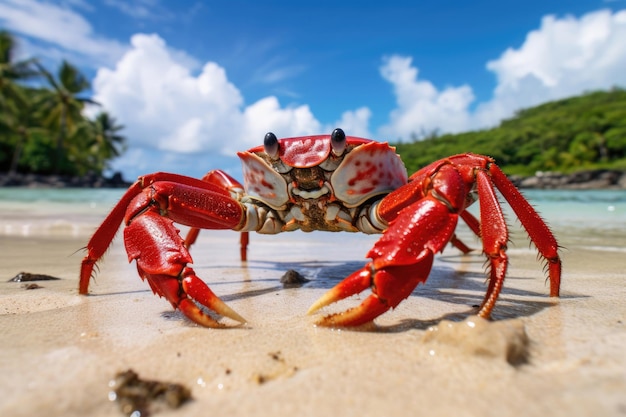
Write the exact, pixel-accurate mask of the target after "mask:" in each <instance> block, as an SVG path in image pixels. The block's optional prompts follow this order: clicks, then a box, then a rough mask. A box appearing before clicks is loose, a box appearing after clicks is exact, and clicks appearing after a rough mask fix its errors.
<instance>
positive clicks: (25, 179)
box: [0, 169, 626, 190]
mask: <svg viewBox="0 0 626 417" xmlns="http://www.w3.org/2000/svg"><path fill="white" fill-rule="evenodd" d="M509 179H510V180H511V181H512V182H513V183H514V184H515V186H516V187H518V188H519V189H522V190H524V189H537V190H547V189H563V190H626V171H620V170H612V169H594V170H582V171H577V172H574V173H570V174H562V173H560V172H537V173H536V174H535V175H531V176H520V175H511V176H509ZM132 184H133V183H132V182H129V181H126V180H125V179H124V178H123V176H122V174H121V173H119V172H116V173H114V174H113V175H112V176H110V177H104V176H98V175H85V176H82V177H71V176H64V175H39V174H21V173H17V174H13V175H9V174H7V173H0V187H25V188H128V187H130V186H131V185H132Z"/></svg>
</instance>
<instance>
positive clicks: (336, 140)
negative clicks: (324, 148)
mask: <svg viewBox="0 0 626 417" xmlns="http://www.w3.org/2000/svg"><path fill="white" fill-rule="evenodd" d="M330 144H331V146H332V148H333V153H334V154H335V156H341V155H343V151H345V150H346V134H345V133H344V131H343V130H341V129H339V128H337V129H335V130H333V133H331V134H330Z"/></svg>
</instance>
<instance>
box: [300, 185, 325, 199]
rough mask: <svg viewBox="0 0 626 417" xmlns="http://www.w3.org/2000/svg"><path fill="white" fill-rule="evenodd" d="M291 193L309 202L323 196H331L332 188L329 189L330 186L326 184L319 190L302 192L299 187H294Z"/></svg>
mask: <svg viewBox="0 0 626 417" xmlns="http://www.w3.org/2000/svg"><path fill="white" fill-rule="evenodd" d="M290 191H291V194H293V195H295V196H298V197H300V198H304V199H307V200H314V199H317V198H320V197H321V196H323V195H325V194H329V193H330V187H328V184H326V183H325V184H324V185H322V187H321V188H318V189H315V190H302V189H300V188H298V187H295V186H293V187H292V188H291V190H290Z"/></svg>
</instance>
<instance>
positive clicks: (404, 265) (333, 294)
mask: <svg viewBox="0 0 626 417" xmlns="http://www.w3.org/2000/svg"><path fill="white" fill-rule="evenodd" d="M457 221H458V216H457V214H456V213H453V212H450V210H449V209H448V207H447V206H446V205H444V204H442V203H441V202H440V201H438V200H437V199H436V198H434V197H432V196H429V197H427V198H425V199H423V200H420V201H418V202H416V203H414V204H411V205H409V206H408V207H406V208H405V209H403V210H402V211H401V212H400V214H399V215H398V217H397V219H396V220H395V221H393V222H392V223H391V224H390V226H389V228H388V229H387V231H386V232H385V233H384V234H383V236H382V237H381V238H380V239H379V240H378V241H377V242H376V243H375V244H374V247H373V248H372V249H371V250H370V251H369V253H368V254H367V257H368V258H371V259H372V262H369V263H368V264H367V265H365V267H363V268H362V269H360V270H358V271H356V272H354V273H353V274H352V275H350V276H348V277H347V278H346V279H344V280H343V281H342V282H340V283H339V284H337V285H336V286H335V287H334V288H332V289H330V290H329V291H328V292H327V293H326V294H324V295H323V296H322V297H321V298H320V299H319V300H317V301H316V302H315V303H314V304H313V305H312V306H311V308H310V309H309V314H311V313H314V312H315V311H317V310H319V309H320V308H322V307H325V306H327V305H329V304H332V303H334V302H336V301H339V300H342V299H344V298H347V297H349V296H351V295H353V294H357V293H359V292H361V291H363V290H365V289H367V288H370V289H371V291H372V294H371V295H369V296H368V297H367V298H366V299H365V300H364V301H363V302H362V303H361V304H360V305H359V306H357V307H355V308H352V309H349V310H347V311H345V312H342V313H337V314H332V315H330V316H326V317H324V318H322V319H321V320H319V321H318V324H320V325H323V326H358V325H361V324H365V323H368V322H371V321H372V320H374V319H375V318H376V317H378V316H379V315H381V314H382V313H384V312H386V311H387V310H389V309H390V308H395V307H396V306H397V305H398V304H399V303H400V302H401V301H402V300H404V299H405V298H407V297H408V296H409V295H411V292H413V290H414V289H415V287H416V286H417V285H418V284H419V283H422V282H425V281H426V279H427V278H428V274H429V273H430V269H431V267H432V263H433V258H434V254H435V253H437V252H439V251H441V250H442V249H443V248H444V247H445V245H446V243H447V242H448V241H449V240H450V238H451V236H452V233H453V232H454V229H455V228H456V224H457Z"/></svg>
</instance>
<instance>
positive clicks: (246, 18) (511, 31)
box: [0, 0, 626, 178]
mask: <svg viewBox="0 0 626 417" xmlns="http://www.w3.org/2000/svg"><path fill="white" fill-rule="evenodd" d="M362 3H364V2H357V1H315V2H304V1H302V2H287V1H269V2H267V1H266V2H261V1H220V2H217V1H206V2H202V1H191V0H182V1H165V0H138V1H124V0H99V1H87V0H66V1H54V2H47V1H42V0H0V27H2V28H5V29H8V30H10V31H12V32H13V33H14V34H15V35H16V36H17V38H18V41H19V45H20V50H19V52H20V54H21V56H23V57H26V56H37V57H38V58H40V59H41V60H42V62H44V63H45V65H46V66H48V67H49V68H51V69H54V68H55V67H56V66H58V64H59V62H60V60H61V59H67V60H69V61H70V62H72V63H74V64H75V65H77V66H79V67H80V69H81V70H82V71H83V73H84V74H85V75H87V76H88V77H89V79H90V80H91V81H92V91H91V94H93V97H94V98H95V99H96V100H98V101H99V102H101V103H102V104H103V106H104V108H105V109H106V110H107V111H109V112H110V113H111V114H112V115H113V116H114V117H116V118H117V120H118V121H119V122H120V123H122V124H124V125H125V126H126V129H125V130H124V134H125V135H126V136H127V138H128V143H129V150H128V152H127V153H126V154H125V156H124V157H123V158H120V159H119V160H117V161H116V162H115V163H114V165H113V168H114V169H117V170H122V171H123V172H124V174H125V175H126V176H127V177H128V178H132V177H134V176H137V175H139V174H141V173H144V172H151V171H156V170H166V171H175V172H180V173H183V174H188V175H194V176H199V175H202V173H203V172H205V171H207V170H209V169H213V168H224V169H226V170H227V171H229V172H231V173H232V174H235V175H236V176H238V166H239V163H238V161H237V160H236V158H235V157H234V156H233V155H234V152H235V151H236V150H238V149H245V148H249V147H252V146H255V145H256V144H258V143H260V142H261V140H262V138H263V135H264V133H265V132H266V131H268V130H272V131H274V132H275V133H276V134H277V135H278V136H279V137H287V136H294V135H302V134H312V133H325V132H327V131H328V132H329V131H330V129H332V128H333V127H336V126H339V127H343V128H344V130H346V131H347V133H348V134H352V135H356V136H366V137H370V138H373V139H379V140H391V141H395V140H407V139H409V138H410V136H411V134H412V133H414V134H418V135H419V134H420V133H423V132H430V131H433V130H435V129H436V130H439V131H440V132H458V131H465V130H471V129H479V128H485V127H489V126H493V125H495V124H497V123H498V122H499V121H500V120H502V118H506V117H510V116H511V115H512V114H513V113H514V112H515V111H516V110H518V109H519V108H523V107H528V106H532V105H535V104H538V103H541V102H544V101H547V100H551V99H557V98H561V97H566V96H571V95H575V94H580V93H581V92H583V91H588V90H592V89H600V88H610V87H611V86H614V85H621V86H625V85H626V70H624V68H626V1H622V0H614V1H607V0H594V1H591V0H571V1H545V0H544V1H534V0H527V1H524V2H503V1H472V2H468V1H461V0H448V1H437V2H433V1H429V2H420V1H387V2H385V5H384V6H383V5H375V4H370V5H362ZM294 4H297V6H294ZM468 151H470V149H468Z"/></svg>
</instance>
